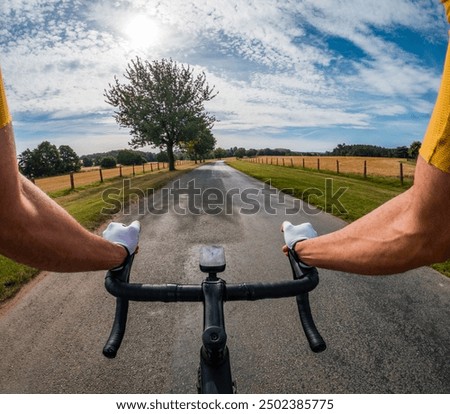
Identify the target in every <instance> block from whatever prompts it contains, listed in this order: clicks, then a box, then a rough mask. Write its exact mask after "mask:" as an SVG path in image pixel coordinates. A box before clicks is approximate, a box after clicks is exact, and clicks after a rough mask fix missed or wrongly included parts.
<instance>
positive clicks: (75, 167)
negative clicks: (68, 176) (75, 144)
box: [58, 145, 81, 173]
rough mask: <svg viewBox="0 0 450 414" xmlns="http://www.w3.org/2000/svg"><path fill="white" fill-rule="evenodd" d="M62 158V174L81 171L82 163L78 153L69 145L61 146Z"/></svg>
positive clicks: (60, 154) (60, 153)
mask: <svg viewBox="0 0 450 414" xmlns="http://www.w3.org/2000/svg"><path fill="white" fill-rule="evenodd" d="M58 151H59V157H60V172H61V173H68V172H72V171H80V169H81V162H80V157H79V156H78V155H77V153H76V152H75V151H74V150H73V149H72V148H70V147H69V146H68V145H61V146H60V147H59V149H58Z"/></svg>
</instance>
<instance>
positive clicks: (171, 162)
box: [167, 144, 175, 171]
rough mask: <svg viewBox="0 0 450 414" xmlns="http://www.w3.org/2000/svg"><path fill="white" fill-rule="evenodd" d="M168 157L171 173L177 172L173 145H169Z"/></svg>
mask: <svg viewBox="0 0 450 414" xmlns="http://www.w3.org/2000/svg"><path fill="white" fill-rule="evenodd" d="M167 156H168V157H169V171H175V157H174V155H173V144H167Z"/></svg>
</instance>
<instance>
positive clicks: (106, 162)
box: [100, 157, 117, 168]
mask: <svg viewBox="0 0 450 414" xmlns="http://www.w3.org/2000/svg"><path fill="white" fill-rule="evenodd" d="M116 165H117V160H116V159H115V158H114V157H104V158H102V160H101V161H100V167H102V168H114V167H115V166H116Z"/></svg>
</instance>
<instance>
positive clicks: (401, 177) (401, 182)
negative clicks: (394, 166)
mask: <svg viewBox="0 0 450 414" xmlns="http://www.w3.org/2000/svg"><path fill="white" fill-rule="evenodd" d="M400 184H401V185H403V163H402V162H400Z"/></svg>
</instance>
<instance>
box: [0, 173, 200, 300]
mask: <svg viewBox="0 0 450 414" xmlns="http://www.w3.org/2000/svg"><path fill="white" fill-rule="evenodd" d="M193 168H195V167H194V166H192V167H188V168H184V169H182V170H177V171H171V172H169V171H161V172H155V173H152V174H145V175H139V176H136V177H134V178H131V187H132V188H138V189H140V190H142V192H143V193H146V192H147V190H148V189H155V190H156V189H158V188H161V187H162V186H163V185H165V184H166V183H167V182H169V181H170V180H173V179H175V178H176V177H178V176H180V175H181V174H184V173H186V172H187V171H190V170H192V169H193ZM122 182H123V179H122V178H114V179H110V180H107V181H105V183H103V184H94V185H88V186H86V187H84V188H82V189H76V190H64V191H60V192H58V193H52V194H51V196H52V198H53V199H54V200H55V201H56V202H57V203H58V204H59V205H61V206H62V207H63V208H65V209H66V210H67V211H68V212H69V213H70V214H71V215H72V216H73V217H75V219H76V220H78V222H79V223H81V224H82V225H83V226H84V227H85V228H87V229H88V230H95V229H96V228H98V227H99V226H100V225H101V224H102V223H104V222H105V221H106V220H108V219H110V218H111V216H112V215H113V214H114V213H117V212H118V210H116V211H111V213H110V214H104V212H102V209H103V208H104V207H109V206H108V204H107V203H106V202H105V201H104V200H103V199H102V193H103V192H104V191H105V190H107V189H111V188H120V189H122V188H123V186H122ZM116 198H118V199H121V200H122V201H123V200H126V201H129V200H133V199H135V197H128V194H123V191H121V193H120V195H118V196H117V197H116ZM38 273H39V271H38V270H37V269H32V268H30V267H28V266H25V265H22V264H18V263H15V262H14V261H12V260H9V259H7V258H5V257H3V256H0V302H3V301H4V300H6V299H8V298H10V297H12V296H14V294H16V293H17V292H18V291H19V289H20V288H21V287H22V286H23V285H24V284H25V283H26V282H28V281H29V280H31V279H32V278H33V277H34V276H36V275H37V274H38Z"/></svg>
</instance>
